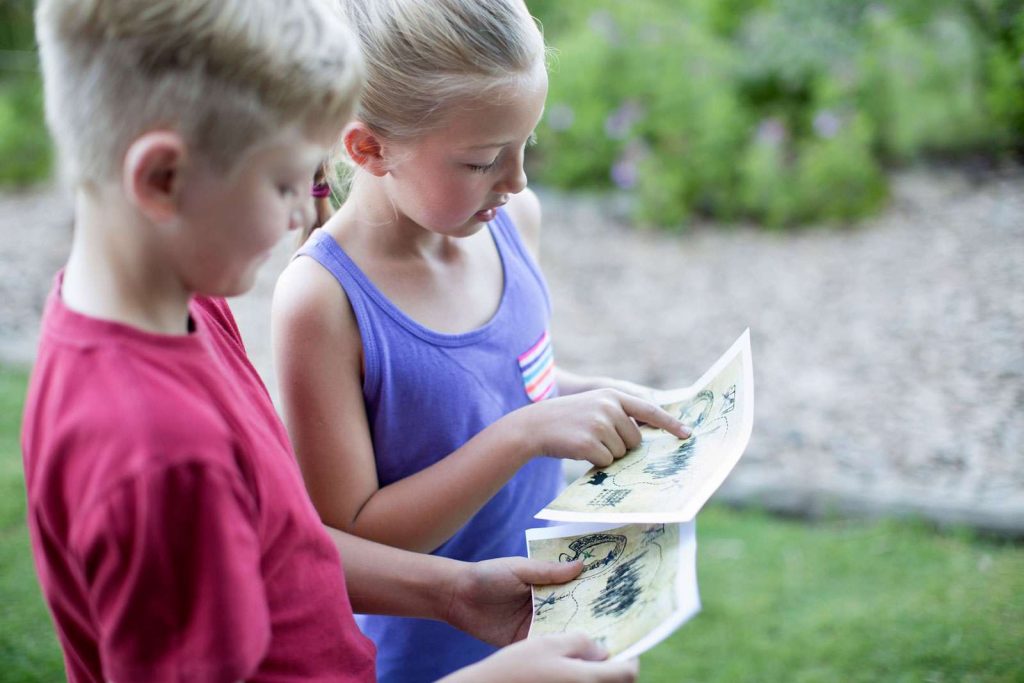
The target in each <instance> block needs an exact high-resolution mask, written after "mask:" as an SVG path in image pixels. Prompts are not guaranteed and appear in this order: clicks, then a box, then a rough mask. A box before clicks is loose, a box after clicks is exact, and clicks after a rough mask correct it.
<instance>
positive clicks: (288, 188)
mask: <svg viewBox="0 0 1024 683" xmlns="http://www.w3.org/2000/svg"><path fill="white" fill-rule="evenodd" d="M277 191H278V192H279V193H280V194H281V196H282V197H295V196H297V195H298V194H299V191H298V189H296V187H295V186H294V185H278V186H277Z"/></svg>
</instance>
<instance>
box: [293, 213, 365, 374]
mask: <svg viewBox="0 0 1024 683" xmlns="http://www.w3.org/2000/svg"><path fill="white" fill-rule="evenodd" d="M300 256H308V257H309V258H311V259H313V260H314V261H316V262H317V263H319V264H320V265H321V266H323V267H324V268H325V269H327V271H328V272H329V273H330V274H331V275H333V276H334V279H335V280H337V282H338V284H339V285H341V288H342V289H343V290H344V292H345V296H346V297H347V298H348V302H349V304H350V305H351V306H352V311H353V313H355V316H356V325H357V326H358V328H359V336H360V338H361V339H362V343H363V363H364V365H365V373H366V376H365V377H364V378H363V388H364V389H368V388H371V387H372V390H374V391H375V390H376V389H377V388H378V387H379V385H380V376H381V373H380V350H379V342H378V339H377V333H376V330H377V325H376V324H374V323H375V320H374V315H373V313H372V311H371V307H372V306H373V298H374V294H375V293H376V292H377V288H376V287H375V286H374V285H373V283H372V282H370V279H369V278H367V277H366V275H365V274H364V273H363V271H362V270H360V268H359V266H357V265H356V264H355V262H354V261H353V260H352V259H351V258H350V257H349V255H348V254H346V253H345V251H344V250H343V249H342V248H341V247H340V246H339V245H338V243H337V242H335V241H334V239H333V238H332V237H331V236H330V235H329V234H327V233H326V232H325V231H323V230H319V229H318V230H314V231H313V234H312V235H311V236H310V237H309V239H308V240H306V243H305V244H303V245H302V247H301V248H300V249H299V250H298V251H297V252H295V255H294V256H293V257H292V258H293V259H295V258H298V257H300Z"/></svg>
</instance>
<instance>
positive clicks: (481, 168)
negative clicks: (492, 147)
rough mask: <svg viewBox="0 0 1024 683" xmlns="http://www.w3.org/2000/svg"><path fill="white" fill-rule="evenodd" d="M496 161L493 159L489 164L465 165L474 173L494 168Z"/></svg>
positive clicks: (485, 171)
mask: <svg viewBox="0 0 1024 683" xmlns="http://www.w3.org/2000/svg"><path fill="white" fill-rule="evenodd" d="M497 163H498V160H497V159H495V160H494V161H492V162H491V163H489V164H484V165H480V164H466V166H467V167H468V168H469V170H471V171H473V172H474V173H487V171H490V170H491V169H492V168H494V166H495V164H497Z"/></svg>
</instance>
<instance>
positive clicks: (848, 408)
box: [0, 0, 1024, 683]
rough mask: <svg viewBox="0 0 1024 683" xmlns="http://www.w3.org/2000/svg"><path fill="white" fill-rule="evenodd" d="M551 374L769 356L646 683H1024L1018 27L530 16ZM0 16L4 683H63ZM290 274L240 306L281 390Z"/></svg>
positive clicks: (273, 270)
mask: <svg viewBox="0 0 1024 683" xmlns="http://www.w3.org/2000/svg"><path fill="white" fill-rule="evenodd" d="M527 4H528V6H529V7H530V9H531V11H532V12H533V13H534V14H535V15H536V16H537V17H538V19H539V20H540V21H541V22H542V23H543V26H544V29H545V34H546V37H547V41H548V44H549V45H551V46H552V48H554V49H553V53H552V56H551V68H550V72H551V87H550V94H549V97H548V104H547V109H546V112H545V116H544V119H543V121H542V122H541V125H540V127H539V129H538V131H537V134H538V144H537V145H536V146H535V147H533V148H531V150H530V152H529V157H528V164H529V168H528V171H529V174H530V179H531V185H532V186H533V187H535V188H536V190H537V192H538V194H539V195H540V197H541V201H542V204H543V207H544V212H545V226H544V233H543V235H542V267H543V268H544V270H545V273H546V275H547V277H548V280H549V284H550V286H551V291H552V297H553V300H554V308H555V320H554V340H555V348H556V354H557V357H558V361H559V363H561V364H562V365H563V366H565V367H567V368H569V369H572V370H574V371H579V372H586V373H597V374H604V375H612V376H616V377H621V378H624V379H630V380H634V381H638V382H643V383H647V384H650V385H652V386H655V387H659V388H674V387H679V386H686V385H689V384H690V383H692V382H693V381H694V380H696V379H697V378H698V377H699V376H700V375H701V374H702V373H703V371H704V370H705V369H707V368H708V367H709V366H710V365H711V364H712V363H713V362H714V360H715V359H716V358H717V357H718V356H719V355H720V354H721V353H722V352H723V351H724V350H725V349H726V348H728V346H729V345H730V344H731V343H732V341H733V340H734V339H735V338H736V337H738V336H739V335H740V333H742V332H743V330H744V329H746V328H748V327H749V328H750V330H751V341H752V347H753V358H754V371H755V385H756V392H755V393H756V409H755V416H756V417H755V419H756V421H755V427H754V432H753V436H752V438H751V442H750V446H749V448H748V450H747V452H746V454H745V455H744V457H743V459H742V460H741V461H740V464H739V465H738V466H737V469H736V470H735V471H734V472H733V474H732V475H731V476H730V478H729V479H728V480H727V482H726V484H725V486H724V487H723V488H722V489H721V490H720V491H719V493H718V494H716V496H715V498H714V499H713V502H712V504H711V505H710V506H709V507H708V508H706V509H705V511H703V512H702V513H701V514H700V516H699V520H700V521H699V525H698V528H699V536H700V538H699V553H698V556H699V575H700V582H701V587H702V597H703V601H704V611H703V612H702V614H701V615H699V616H698V617H697V618H696V619H695V620H694V621H692V622H690V623H689V624H687V625H686V626H685V627H683V628H682V629H680V630H679V631H678V632H677V633H676V634H675V635H674V636H673V637H672V638H671V639H669V640H668V641H666V642H665V643H664V644H663V645H661V646H659V647H658V648H656V649H655V650H653V651H652V652H651V653H649V654H648V655H645V656H644V658H643V660H642V665H641V671H642V675H641V680H650V681H834V680H850V681H876V680H896V681H928V682H932V683H935V682H942V681H1024V597H1022V596H1024V545H1022V544H1021V539H1022V538H1024V342H1022V339H1024V0H898V1H893V2H867V1H865V0H632V1H631V2H628V3H627V2H612V1H611V0H588V1H584V0H527ZM31 11H32V4H31V2H29V1H27V0H0V489H2V493H3V495H0V604H3V605H4V609H3V610H0V680H2V681H8V680H9V681H51V680H60V679H61V678H62V676H63V673H62V671H63V669H62V665H61V661H60V656H59V651H58V650H57V648H56V644H55V640H54V637H53V635H52V632H51V631H52V629H51V626H50V622H49V619H48V617H47V615H46V611H45V608H44V607H43V605H42V602H41V600H40V598H39V595H38V589H37V587H36V584H35V580H34V575H33V570H32V564H31V558H30V555H29V553H28V541H27V534H26V533H25V526H24V491H23V483H22V478H21V463H20V451H19V446H18V421H19V419H20V411H21V402H22V399H23V392H24V384H25V381H26V377H27V373H28V371H29V368H30V365H31V361H32V355H33V350H34V345H35V339H36V326H37V324H38V318H39V314H40V312H41V307H42V303H43V300H44V297H45V295H46V292H47V291H48V289H49V286H50V282H51V278H52V276H53V273H54V272H55V271H56V269H57V268H59V267H60V265H61V263H62V262H63V260H64V258H65V257H66V254H67V249H68V246H69V238H70V231H71V222H72V213H71V208H70V201H69V198H68V197H67V195H66V193H64V192H63V191H62V190H61V189H60V188H59V187H58V186H57V184H56V182H55V181H54V179H53V173H54V169H53V163H54V162H53V158H52V151H51V148H50V145H49V142H48V139H47V135H46V131H45V127H44V125H43V122H42V110H41V97H40V84H39V74H38V66H37V61H36V57H35V53H34V45H33V36H32V23H31ZM293 246H294V245H293V244H291V243H283V244H282V245H280V248H279V249H278V251H277V253H276V254H275V257H274V259H273V260H272V261H271V263H270V264H268V266H267V267H266V268H265V270H264V272H263V273H262V275H261V278H260V281H259V282H258V284H257V286H256V288H255V289H254V290H253V292H252V293H250V294H249V295H246V296H244V297H241V298H239V299H237V300H235V301H233V307H234V309H235V311H236V315H237V316H238V318H239V322H240V325H241V327H242V329H243V334H244V336H245V338H246V342H247V345H248V347H249V351H250V354H251V355H252V357H253V359H254V362H255V363H256V365H257V367H258V369H259V370H260V372H261V374H262V375H263V377H264V379H265V381H266V382H267V384H268V388H269V389H270V390H271V393H272V394H275V393H276V389H275V385H276V383H275V381H274V377H273V371H272V368H271V365H270V357H269V344H268V340H269V323H268V312H269V309H268V306H269V296H270V293H271V292H272V289H273V283H274V280H275V278H276V275H277V273H278V272H280V269H281V268H282V267H283V265H284V264H285V263H286V262H287V260H288V258H289V255H290V252H291V249H292V248H293Z"/></svg>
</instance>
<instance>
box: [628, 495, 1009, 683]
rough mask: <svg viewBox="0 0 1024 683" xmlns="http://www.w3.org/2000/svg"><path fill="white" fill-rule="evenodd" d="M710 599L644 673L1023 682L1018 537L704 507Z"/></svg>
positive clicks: (800, 681)
mask: <svg viewBox="0 0 1024 683" xmlns="http://www.w3.org/2000/svg"><path fill="white" fill-rule="evenodd" d="M697 528H698V545H697V556H698V575H699V581H700V587H701V598H702V600H703V605H704V608H703V611H702V612H701V613H700V614H699V615H697V617H695V618H694V619H693V620H692V621H690V622H689V623H687V624H686V625H684V626H683V627H682V628H681V629H679V630H678V631H677V632H676V633H675V634H673V636H672V637H671V638H669V639H668V640H666V641H665V642H663V643H662V644H661V645H659V646H658V647H657V648H655V649H654V650H652V651H650V652H649V653H647V654H646V655H645V656H644V657H643V658H642V659H641V672H642V675H641V678H642V680H644V681H664V682H666V683H667V682H669V681H671V682H673V683H676V682H678V681H722V682H724V681H758V682H768V681H779V682H780V683H781V682H782V681H786V682H792V683H811V682H817V681H822V682H825V681H844V682H853V681H865V682H866V681H900V682H902V681H922V682H926V683H942V682H945V681H1024V548H1022V547H1021V546H1019V545H1013V544H1009V543H1001V542H993V541H987V540H983V539H978V538H974V537H972V535H971V534H970V533H968V532H965V531H960V532H954V533H939V532H936V531H934V530H933V529H931V528H929V527H928V526H926V525H924V524H921V523H913V522H896V521H884V522H843V521H830V522H822V523H818V524H808V523H802V522H795V521H785V520H779V519H777V518H773V517H770V516H768V515H764V514H760V513H756V512H750V511H735V510H729V509H726V508H722V507H714V506H712V507H711V508H709V509H707V510H705V511H704V512H702V513H701V514H700V516H699V517H698V523H697Z"/></svg>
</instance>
